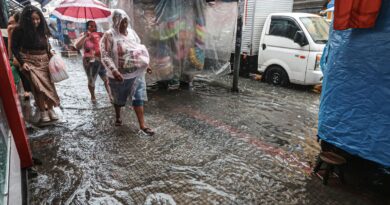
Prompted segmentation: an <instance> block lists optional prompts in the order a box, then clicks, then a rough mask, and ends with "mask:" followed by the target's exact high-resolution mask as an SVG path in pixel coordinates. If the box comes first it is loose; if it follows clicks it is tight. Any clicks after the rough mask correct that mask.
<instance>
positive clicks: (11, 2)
mask: <svg viewBox="0 0 390 205" xmlns="http://www.w3.org/2000/svg"><path fill="white" fill-rule="evenodd" d="M7 2H8V9H9V10H8V12H9V15H11V14H13V13H15V12H16V11H21V10H22V9H23V7H24V5H23V4H21V3H19V2H17V1H15V0H8V1H7ZM29 2H30V1H29Z"/></svg>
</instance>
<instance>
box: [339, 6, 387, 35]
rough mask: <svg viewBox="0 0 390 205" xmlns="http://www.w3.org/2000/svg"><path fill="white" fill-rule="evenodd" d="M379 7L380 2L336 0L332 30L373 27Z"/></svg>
mask: <svg viewBox="0 0 390 205" xmlns="http://www.w3.org/2000/svg"><path fill="white" fill-rule="evenodd" d="M381 5H382V0H336V1H335V12H334V29H335V30H346V29H349V28H372V27H374V26H375V22H376V19H377V17H378V14H379V11H380V8H381Z"/></svg>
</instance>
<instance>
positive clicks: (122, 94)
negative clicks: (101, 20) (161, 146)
mask: <svg viewBox="0 0 390 205" xmlns="http://www.w3.org/2000/svg"><path fill="white" fill-rule="evenodd" d="M112 21H113V25H112V28H111V29H110V30H108V31H107V32H106V33H105V34H104V35H103V38H102V40H101V46H100V48H101V54H102V63H103V65H104V66H105V67H106V68H107V70H108V77H109V84H110V88H111V93H112V97H113V101H112V103H113V104H114V108H115V114H116V121H115V125H116V126H120V125H122V119H121V107H123V106H125V105H126V102H127V99H128V98H130V100H132V105H133V107H134V111H135V113H136V115H137V118H138V122H139V127H140V129H141V130H142V131H144V132H145V133H147V134H149V135H153V134H154V132H153V130H152V129H150V128H149V127H147V126H146V124H145V120H144V101H146V100H147V95H146V82H145V71H147V72H148V73H151V69H150V68H149V53H148V50H147V49H146V47H145V46H144V45H142V44H141V41H140V39H139V37H138V35H137V34H136V33H135V31H134V30H132V29H131V28H129V27H128V26H129V22H130V19H129V17H128V16H127V14H126V13H125V12H124V11H123V10H120V9H118V10H114V11H113V14H112Z"/></svg>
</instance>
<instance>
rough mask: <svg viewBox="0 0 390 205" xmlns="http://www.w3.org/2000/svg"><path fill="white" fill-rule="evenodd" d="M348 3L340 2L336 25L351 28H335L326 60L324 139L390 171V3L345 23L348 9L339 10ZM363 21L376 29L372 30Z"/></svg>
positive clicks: (320, 128) (321, 129)
mask: <svg viewBox="0 0 390 205" xmlns="http://www.w3.org/2000/svg"><path fill="white" fill-rule="evenodd" d="M346 2H347V1H340V0H339V2H338V1H337V0H336V2H335V3H336V7H335V21H334V22H335V24H336V23H337V24H338V25H335V27H336V28H340V27H345V26H346V25H347V26H348V25H350V29H346V30H333V29H332V31H331V34H330V38H329V42H328V45H327V48H326V49H325V51H324V54H323V57H322V71H323V73H324V80H323V91H322V96H321V105H320V112H319V124H318V136H319V137H320V138H321V139H322V140H324V141H325V142H327V143H329V144H331V145H334V146H336V147H337V148H340V149H342V150H344V151H346V152H348V153H349V154H351V155H355V156H358V157H361V158H363V159H367V160H370V161H373V162H376V163H378V164H380V165H381V166H384V167H390V38H389V37H390V1H387V0H386V1H379V0H375V1H369V2H368V3H370V6H372V8H370V9H371V11H370V12H365V13H361V15H367V16H356V15H355V16H353V15H352V16H351V17H350V19H348V18H346V19H344V20H343V21H342V22H340V21H339V20H340V19H337V18H338V17H337V15H338V14H340V13H343V12H344V11H341V10H337V9H338V7H337V3H340V4H341V3H346ZM348 2H352V3H353V0H349V1H348ZM354 3H356V2H354ZM360 3H364V2H363V0H361V2H360ZM375 3H377V5H375ZM380 3H381V4H380ZM362 5H364V4H362ZM343 6H346V7H348V5H343ZM375 6H376V7H375ZM339 8H340V7H339ZM366 8H367V7H366ZM376 8H380V10H378V11H377V12H376V11H375V9H376ZM353 9H355V10H356V9H364V8H356V7H354V8H352V7H351V10H353ZM344 13H345V12H344ZM355 14H356V12H355ZM378 14H379V15H378ZM376 17H377V18H376ZM373 18H375V19H373ZM359 19H360V20H359ZM362 19H366V20H368V21H369V23H370V24H371V23H372V22H373V21H374V22H375V25H374V26H372V27H370V28H367V25H368V24H367V22H361V20H362ZM348 20H352V21H351V22H352V23H350V24H348V22H347V21H348Z"/></svg>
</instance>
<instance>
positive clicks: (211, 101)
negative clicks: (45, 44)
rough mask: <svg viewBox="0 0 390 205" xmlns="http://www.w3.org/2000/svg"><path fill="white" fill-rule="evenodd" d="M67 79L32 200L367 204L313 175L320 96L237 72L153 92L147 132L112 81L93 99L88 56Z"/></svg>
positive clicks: (37, 133) (43, 142)
mask: <svg viewBox="0 0 390 205" xmlns="http://www.w3.org/2000/svg"><path fill="white" fill-rule="evenodd" d="M65 60H66V61H67V63H68V68H69V70H68V71H69V75H70V76H71V77H70V79H68V80H66V81H64V82H61V83H59V84H58V86H57V90H58V91H59V94H60V98H61V100H62V101H61V103H62V105H61V112H62V113H61V118H62V119H61V121H60V122H59V123H58V124H56V125H52V126H48V127H44V128H35V129H33V130H32V131H31V135H30V138H31V145H32V149H33V154H34V157H36V158H38V159H40V160H41V161H42V162H43V164H42V165H36V166H35V167H34V170H35V171H36V172H37V174H38V175H37V176H36V177H34V178H31V179H30V184H29V185H30V186H29V191H30V203H31V204H33V205H34V204H90V205H104V204H114V205H116V204H118V205H119V204H145V205H149V204H166V205H168V204H354V205H356V204H367V203H369V202H367V201H366V200H362V199H361V198H359V197H357V196H356V194H354V193H353V192H345V191H343V192H341V191H340V189H339V188H332V187H324V186H322V185H321V184H320V181H319V180H318V179H317V178H315V177H312V176H310V169H311V168H310V167H311V166H312V162H314V158H315V156H316V155H317V154H318V152H319V147H318V144H317V142H316V137H315V135H316V125H317V112H318V106H319V95H318V94H315V93H312V92H310V90H309V89H306V88H280V87H274V86H270V85H268V84H265V83H260V82H256V81H251V80H248V79H240V87H241V90H242V91H241V92H240V93H239V94H234V93H231V92H230V90H229V89H230V88H229V83H230V82H231V79H230V78H231V77H229V76H228V77H222V78H218V80H216V81H212V82H207V81H203V80H201V81H196V82H195V84H194V88H193V90H192V91H190V90H186V89H180V90H174V91H166V90H157V91H149V93H148V96H149V102H147V104H146V107H145V110H146V114H145V116H146V121H147V123H148V124H149V125H150V126H151V127H153V129H154V130H155V131H156V133H157V134H156V135H155V136H153V137H149V136H146V135H144V134H143V133H141V132H139V130H138V128H137V122H136V118H135V115H134V113H133V111H132V110H131V109H130V108H129V107H126V108H125V109H124V110H123V114H124V119H123V121H124V125H123V126H122V127H120V128H117V127H114V126H113V122H114V113H113V108H112V107H111V105H110V103H109V101H108V97H107V96H106V94H105V90H104V86H103V85H102V81H100V80H98V81H97V97H98V104H97V105H93V104H91V102H90V99H89V94H88V90H87V80H86V76H85V74H84V71H83V68H82V67H81V59H80V58H69V59H65Z"/></svg>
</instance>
